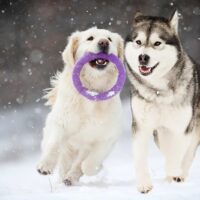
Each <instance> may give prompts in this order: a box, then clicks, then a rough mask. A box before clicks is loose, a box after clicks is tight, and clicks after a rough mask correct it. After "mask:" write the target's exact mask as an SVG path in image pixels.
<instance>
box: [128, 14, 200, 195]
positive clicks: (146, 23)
mask: <svg viewBox="0 0 200 200" xmlns="http://www.w3.org/2000/svg"><path fill="white" fill-rule="evenodd" d="M125 58H126V61H127V71H128V77H129V80H130V82H131V85H132V87H131V88H132V90H131V91H132V92H131V94H132V95H131V96H132V97H131V106H132V113H133V123H132V129H133V133H134V134H133V135H134V139H133V152H134V160H135V173H136V180H137V187H138V190H139V191H140V192H142V193H146V192H148V191H150V190H151V189H152V181H151V177H150V175H149V170H148V165H147V151H148V141H149V139H150V137H151V136H152V135H154V138H155V139H156V143H157V145H158V147H159V149H160V150H161V152H162V153H163V155H164V157H165V162H166V165H165V166H166V176H167V180H168V181H170V182H171V181H176V182H182V181H184V180H185V178H186V176H187V174H188V170H189V168H190V166H191V163H192V160H193V158H194V155H195V151H196V149H197V146H198V144H199V143H200V103H199V102H200V101H199V100H200V82H199V80H200V79H199V78H200V66H198V65H197V64H196V63H195V62H194V61H193V60H192V59H191V58H190V57H189V56H188V55H187V54H186V53H185V51H184V50H183V48H182V46H181V43H180V40H179V36H178V12H177V11H176V12H175V13H174V14H173V16H172V17H171V19H166V18H163V17H152V16H144V15H142V14H141V13H140V14H136V16H135V19H134V25H133V27H132V31H131V34H130V35H129V36H128V37H127V40H126V46H125Z"/></svg>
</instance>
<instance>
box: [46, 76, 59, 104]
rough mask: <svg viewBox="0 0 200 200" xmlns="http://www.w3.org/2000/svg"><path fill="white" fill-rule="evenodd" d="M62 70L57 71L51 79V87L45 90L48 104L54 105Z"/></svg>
mask: <svg viewBox="0 0 200 200" xmlns="http://www.w3.org/2000/svg"><path fill="white" fill-rule="evenodd" d="M60 74H61V72H57V73H56V74H55V75H54V76H53V77H52V78H51V80H50V83H51V87H50V88H47V89H45V90H44V96H43V99H46V100H47V101H46V103H45V105H46V106H53V105H54V103H55V101H56V97H57V92H58V80H59V77H60Z"/></svg>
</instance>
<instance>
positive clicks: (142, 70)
mask: <svg viewBox="0 0 200 200" xmlns="http://www.w3.org/2000/svg"><path fill="white" fill-rule="evenodd" d="M158 65H159V63H157V64H155V65H154V66H153V67H149V66H146V65H142V66H139V71H140V73H141V74H142V75H143V76H148V75H149V74H151V73H152V72H153V70H154V69H155V68H156V67H157V66H158Z"/></svg>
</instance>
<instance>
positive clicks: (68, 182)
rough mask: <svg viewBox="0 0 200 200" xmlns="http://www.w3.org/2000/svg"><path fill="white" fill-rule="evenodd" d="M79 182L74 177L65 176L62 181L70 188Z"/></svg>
mask: <svg viewBox="0 0 200 200" xmlns="http://www.w3.org/2000/svg"><path fill="white" fill-rule="evenodd" d="M78 181H79V177H76V176H67V177H65V178H64V179H63V183H64V184H65V185H66V186H72V185H75V183H77V182H78Z"/></svg>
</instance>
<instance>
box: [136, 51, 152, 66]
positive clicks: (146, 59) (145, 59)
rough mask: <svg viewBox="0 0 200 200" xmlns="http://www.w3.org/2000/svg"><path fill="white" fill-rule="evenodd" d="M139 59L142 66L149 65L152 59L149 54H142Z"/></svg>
mask: <svg viewBox="0 0 200 200" xmlns="http://www.w3.org/2000/svg"><path fill="white" fill-rule="evenodd" d="M138 59H139V62H140V64H141V65H147V64H148V62H149V59H150V57H149V56H148V55H147V54H140V55H139V57H138Z"/></svg>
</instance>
